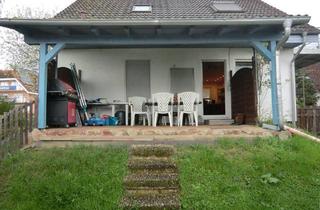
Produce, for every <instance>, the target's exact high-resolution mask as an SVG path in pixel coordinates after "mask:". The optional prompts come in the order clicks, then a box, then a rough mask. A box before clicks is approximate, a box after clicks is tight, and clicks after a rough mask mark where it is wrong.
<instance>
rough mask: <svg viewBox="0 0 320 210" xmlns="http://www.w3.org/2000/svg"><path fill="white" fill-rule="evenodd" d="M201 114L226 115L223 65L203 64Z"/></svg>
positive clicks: (219, 63)
mask: <svg viewBox="0 0 320 210" xmlns="http://www.w3.org/2000/svg"><path fill="white" fill-rule="evenodd" d="M202 68H203V71H202V72H203V93H202V96H203V114H204V115H205V116H210V115H211V116H213V115H216V116H224V115H226V103H225V63H224V62H222V61H220V62H203V63H202Z"/></svg>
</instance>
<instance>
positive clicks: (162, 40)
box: [25, 29, 281, 47]
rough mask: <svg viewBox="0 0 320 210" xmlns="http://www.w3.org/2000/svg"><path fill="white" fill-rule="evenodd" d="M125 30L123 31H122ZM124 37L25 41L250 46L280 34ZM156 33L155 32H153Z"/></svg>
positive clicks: (31, 40) (34, 41) (29, 39)
mask: <svg viewBox="0 0 320 210" xmlns="http://www.w3.org/2000/svg"><path fill="white" fill-rule="evenodd" d="M124 30H125V29H124ZM126 33H127V34H126V35H123V36H112V35H100V36H95V35H94V34H92V33H90V34H89V35H72V36H66V37H63V36H55V37H52V36H51V37H50V36H39V37H35V36H26V37H25V41H26V42H27V43H29V44H37V43H39V42H40V43H41V42H46V43H59V42H63V43H67V44H72V45H80V44H83V45H90V44H91V45H112V46H126V47H127V46H130V45H135V46H137V45H141V46H148V45H149V46H151V45H196V44H199V45H201V44H204V45H205V44H230V43H235V44H243V43H246V44H247V45H248V46H250V42H254V43H258V44H259V42H260V41H269V40H279V39H280V38H281V34H280V35H279V34H270V35H250V36H249V35H248V36H237V35H236V34H234V35H229V36H217V35H212V34H204V35H201V36H197V37H195V36H189V34H188V33H187V32H186V34H185V35H181V34H180V35H173V36H165V35H157V36H154V34H152V36H151V35H150V36H147V35H146V36H134V35H132V34H133V33H131V32H130V30H126ZM155 33H156V32H155Z"/></svg>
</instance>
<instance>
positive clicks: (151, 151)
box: [130, 144, 175, 157]
mask: <svg viewBox="0 0 320 210" xmlns="http://www.w3.org/2000/svg"><path fill="white" fill-rule="evenodd" d="M174 153H175V148H174V147H173V146H171V145H163V144H155V145H151V144H149V145H133V146H132V147H131V150H130V154H131V155H133V156H141V157H150V156H157V157H170V156H172V155H173V154H174Z"/></svg>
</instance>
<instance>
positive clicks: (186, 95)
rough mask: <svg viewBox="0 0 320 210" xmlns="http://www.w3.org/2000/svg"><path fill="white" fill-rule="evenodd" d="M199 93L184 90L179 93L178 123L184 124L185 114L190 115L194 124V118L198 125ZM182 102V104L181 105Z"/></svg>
mask: <svg viewBox="0 0 320 210" xmlns="http://www.w3.org/2000/svg"><path fill="white" fill-rule="evenodd" d="M198 102H199V94H198V93H195V92H183V93H179V94H178V125H179V126H182V125H183V115H184V114H188V115H189V116H190V118H189V119H190V122H191V124H192V125H193V120H194V122H195V124H196V126H198V106H197V105H196V103H198ZM180 104H182V105H180Z"/></svg>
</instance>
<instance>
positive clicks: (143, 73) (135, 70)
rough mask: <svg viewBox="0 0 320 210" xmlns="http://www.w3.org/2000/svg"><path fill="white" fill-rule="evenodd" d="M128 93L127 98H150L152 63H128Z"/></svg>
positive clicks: (129, 61) (134, 61) (131, 61)
mask: <svg viewBox="0 0 320 210" xmlns="http://www.w3.org/2000/svg"><path fill="white" fill-rule="evenodd" d="M126 92H127V97H131V96H142V97H146V98H150V61H148V60H128V61H126Z"/></svg>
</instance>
